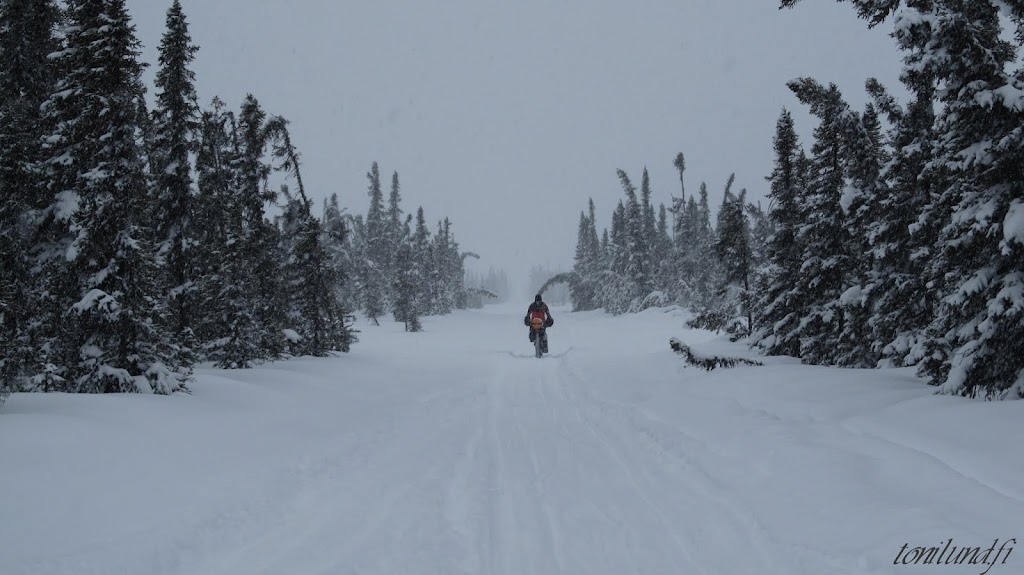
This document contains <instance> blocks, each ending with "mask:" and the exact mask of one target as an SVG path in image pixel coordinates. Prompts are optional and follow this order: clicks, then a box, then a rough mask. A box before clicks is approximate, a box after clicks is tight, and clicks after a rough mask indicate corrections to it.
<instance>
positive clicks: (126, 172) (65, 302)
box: [43, 0, 187, 393]
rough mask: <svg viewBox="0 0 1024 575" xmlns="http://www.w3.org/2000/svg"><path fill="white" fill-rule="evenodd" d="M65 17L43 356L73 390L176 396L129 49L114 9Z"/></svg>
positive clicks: (127, 32)
mask: <svg viewBox="0 0 1024 575" xmlns="http://www.w3.org/2000/svg"><path fill="white" fill-rule="evenodd" d="M67 9H68V18H69V24H70V25H69V27H68V28H67V31H66V42H67V47H66V49H65V50H63V51H62V52H60V53H59V58H58V65H59V66H60V67H61V68H62V70H63V74H64V75H63V77H61V78H60V80H59V82H58V83H57V86H56V89H55V91H54V93H53V95H52V96H51V98H50V99H49V100H48V101H47V102H46V103H45V104H44V106H43V110H44V115H45V118H44V122H45V123H46V124H47V125H49V126H53V131H52V133H51V135H50V136H49V137H48V138H47V152H48V156H49V159H48V161H47V168H48V170H47V172H48V173H47V180H48V182H47V183H48V186H49V189H50V190H51V191H52V193H53V196H52V198H51V200H50V207H49V208H48V213H49V216H50V217H49V219H48V221H47V222H46V223H45V224H44V225H45V226H46V229H45V236H46V237H48V238H50V239H52V240H56V241H55V243H54V244H52V245H51V249H50V250H49V254H50V256H51V257H50V258H49V259H48V260H47V261H46V265H45V272H46V282H47V286H48V287H49V288H53V289H54V290H56V291H52V292H50V293H52V294H53V298H54V299H53V302H54V304H55V305H54V307H56V308H57V309H62V310H63V313H62V314H61V316H58V317H54V318H53V319H55V320H58V321H60V320H59V319H58V318H59V317H64V318H66V319H64V320H63V323H64V324H65V325H64V326H62V329H61V330H60V334H59V335H58V336H56V337H55V338H54V340H53V341H52V342H51V343H53V344H55V346H54V347H53V348H52V349H54V350H55V351H56V354H57V355H58V356H59V360H60V361H61V363H62V366H61V367H62V371H63V373H62V374H61V375H62V376H63V377H65V378H66V380H67V383H68V388H69V389H70V390H73V391H79V392H124V391H138V389H139V378H145V379H146V380H148V382H149V384H150V385H151V387H152V389H153V391H154V392H156V393H171V392H174V391H179V390H185V389H186V388H185V387H184V381H185V380H186V378H187V366H185V365H182V358H181V357H180V353H179V350H178V348H177V346H176V345H175V344H174V342H173V340H172V337H171V334H170V333H168V332H167V331H166V329H165V327H164V326H165V325H166V322H165V319H164V310H163V308H162V306H161V298H160V297H159V283H158V279H159V278H158V275H157V271H158V270H157V267H156V262H155V258H154V256H153V252H152V243H153V230H152V228H151V226H150V222H148V221H147V220H146V217H145V215H146V214H147V213H148V210H147V198H148V189H147V179H146V165H145V163H144V150H143V149H142V145H141V141H140V140H141V138H140V133H139V132H140V129H139V121H140V117H139V113H138V110H139V106H140V101H141V100H142V97H143V94H142V84H141V80H140V77H141V74H142V70H143V65H142V64H141V62H140V61H139V42H138V40H137V39H136V38H135V31H134V27H133V26H132V25H131V22H130V20H129V16H128V13H127V10H126V9H125V6H124V2H123V0H105V1H85V0H73V1H71V2H69V3H68V7H67ZM54 256H55V257H54ZM60 256H63V260H61V258H60ZM58 350H59V351H58Z"/></svg>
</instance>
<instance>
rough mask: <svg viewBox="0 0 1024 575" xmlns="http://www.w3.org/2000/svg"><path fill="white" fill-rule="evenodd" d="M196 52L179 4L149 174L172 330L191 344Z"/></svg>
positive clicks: (166, 51) (171, 17) (169, 35)
mask: <svg viewBox="0 0 1024 575" xmlns="http://www.w3.org/2000/svg"><path fill="white" fill-rule="evenodd" d="M197 51H198V47H196V46H194V45H193V44H192V39H191V37H190V36H189V32H188V23H187V21H186V19H185V14H184V12H183V10H182V8H181V2H180V0H174V3H173V4H172V5H171V8H170V10H168V12H167V30H166V32H165V33H164V35H163V38H162V39H161V42H160V50H159V53H160V56H159V59H160V69H159V70H158V71H157V73H156V80H155V84H156V88H157V95H156V110H155V111H154V112H153V140H152V145H153V154H152V157H153V160H154V162H153V166H152V169H153V173H154V179H155V187H156V190H155V201H154V202H153V206H154V209H153V211H152V217H153V221H154V223H155V225H156V241H157V249H158V254H159V255H160V256H161V260H162V262H163V264H164V267H165V274H166V288H165V289H167V290H168V299H169V306H168V309H169V312H170V314H169V315H170V319H171V328H172V329H173V331H174V332H175V333H176V334H178V335H177V337H178V339H179V340H180V342H181V343H186V342H188V341H191V339H192V333H191V331H192V330H191V327H192V323H193V319H192V313H193V311H192V308H193V306H194V303H193V301H194V293H195V278H194V271H193V269H192V265H191V263H190V262H191V260H192V259H193V258H192V255H191V254H190V251H191V250H192V249H194V248H196V247H197V246H198V243H197V237H196V236H197V235H198V234H197V232H195V230H194V228H193V222H192V218H193V212H194V210H195V207H194V193H195V192H194V191H193V188H192V170H191V164H190V161H189V156H190V154H191V153H192V152H193V151H194V150H195V149H196V136H197V132H198V130H199V104H198V101H197V96H196V88H195V73H194V72H192V70H191V69H189V65H190V64H191V63H192V62H193V60H194V59H195V54H196V52H197Z"/></svg>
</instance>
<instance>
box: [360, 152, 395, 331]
mask: <svg viewBox="0 0 1024 575" xmlns="http://www.w3.org/2000/svg"><path fill="white" fill-rule="evenodd" d="M366 178H367V179H368V180H369V182H370V185H369V189H368V190H367V194H368V195H369V197H370V209H369V211H368V212H367V214H366V238H365V241H366V255H365V261H364V262H363V270H362V275H363V286H364V288H363V297H364V298H365V299H364V301H363V312H365V313H366V316H367V317H368V318H370V320H371V321H373V322H374V324H377V325H379V322H378V318H379V317H381V316H382V315H384V312H385V309H386V306H387V301H388V297H387V295H388V289H389V284H390V278H388V277H387V272H388V270H387V261H388V237H387V221H386V215H385V212H384V192H383V191H382V190H381V183H380V168H378V166H377V162H374V163H373V166H372V167H371V168H370V171H369V173H367V174H366Z"/></svg>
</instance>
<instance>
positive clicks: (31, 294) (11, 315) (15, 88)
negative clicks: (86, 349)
mask: <svg viewBox="0 0 1024 575" xmlns="http://www.w3.org/2000/svg"><path fill="white" fill-rule="evenodd" d="M58 18H59V9H58V8H57V6H56V3H55V2H53V1H52V0H2V1H0V403H3V397H4V394H5V393H7V392H8V390H10V389H14V388H15V387H16V386H19V384H18V381H19V380H23V379H25V378H26V377H29V376H31V374H32V370H34V369H37V368H38V367H39V366H37V365H34V363H35V351H34V349H33V348H34V347H35V345H34V344H33V338H34V337H39V336H40V335H42V333H41V332H42V331H44V330H46V329H47V327H48V326H47V325H46V324H44V323H43V322H41V321H40V319H42V318H41V317H40V315H39V311H41V308H42V301H41V300H40V299H39V297H38V289H37V285H36V278H35V277H33V275H32V273H31V268H32V264H31V252H32V251H33V245H32V243H33V237H32V236H33V231H34V228H35V226H36V225H37V220H38V210H39V208H40V207H41V203H42V202H43V201H45V195H44V194H45V191H44V189H43V188H42V187H41V185H40V183H41V178H40V177H39V162H40V160H41V158H42V156H41V147H40V144H41V142H42V138H43V135H44V132H43V126H42V124H41V121H40V120H41V119H40V113H39V110H40V106H41V105H42V103H43V102H44V101H45V99H46V98H47V97H48V96H49V95H50V93H52V91H53V86H54V82H55V75H56V68H55V66H54V65H53V62H52V60H51V59H50V58H49V55H50V54H51V53H53V52H56V51H57V48H58V41H57V38H56V35H55V32H56V26H57V23H58ZM33 310H34V311H33ZM20 385H24V382H23V381H22V382H21V384H20Z"/></svg>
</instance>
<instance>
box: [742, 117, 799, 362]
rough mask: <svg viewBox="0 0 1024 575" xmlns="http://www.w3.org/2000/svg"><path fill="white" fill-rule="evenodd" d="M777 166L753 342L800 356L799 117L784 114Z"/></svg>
mask: <svg viewBox="0 0 1024 575" xmlns="http://www.w3.org/2000/svg"><path fill="white" fill-rule="evenodd" d="M773 146H774V148H775V164H774V169H773V170H772V173H771V175H769V176H768V177H767V180H768V181H769V182H771V184H770V186H771V188H770V191H769V192H768V198H769V199H770V200H771V208H770V210H769V213H768V217H769V218H770V219H771V222H772V224H773V229H774V232H773V234H772V235H771V236H770V237H769V238H768V244H767V248H766V254H767V257H768V259H769V261H770V268H769V272H768V274H767V275H766V276H765V277H764V279H763V283H762V285H761V286H760V287H759V290H758V291H759V292H760V294H761V295H760V298H759V299H758V302H757V304H756V309H757V311H756V314H755V325H756V327H755V330H756V331H755V334H754V337H753V338H752V339H753V343H754V344H755V345H757V346H759V347H761V348H762V349H763V350H764V351H765V352H766V353H767V354H769V355H791V356H794V357H796V356H798V355H799V353H800V343H799V339H798V338H797V326H798V324H799V321H800V317H801V315H800V313H801V310H802V309H803V307H802V306H803V304H802V302H801V293H802V292H800V291H798V290H796V289H794V288H795V287H796V286H797V285H798V284H797V282H798V278H799V274H800V267H801V265H802V264H803V247H802V246H801V245H800V244H799V243H797V241H798V238H799V237H800V233H799V230H800V224H801V221H802V219H803V216H802V212H801V204H800V198H801V197H802V195H803V194H802V191H801V190H800V189H799V176H798V172H799V169H800V165H799V156H798V151H799V149H800V143H799V139H798V138H797V134H796V127H795V125H794V122H793V116H792V114H791V113H790V112H789V110H785V109H783V111H782V114H781V115H780V116H779V120H778V123H777V124H776V127H775V137H774V140H773Z"/></svg>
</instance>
